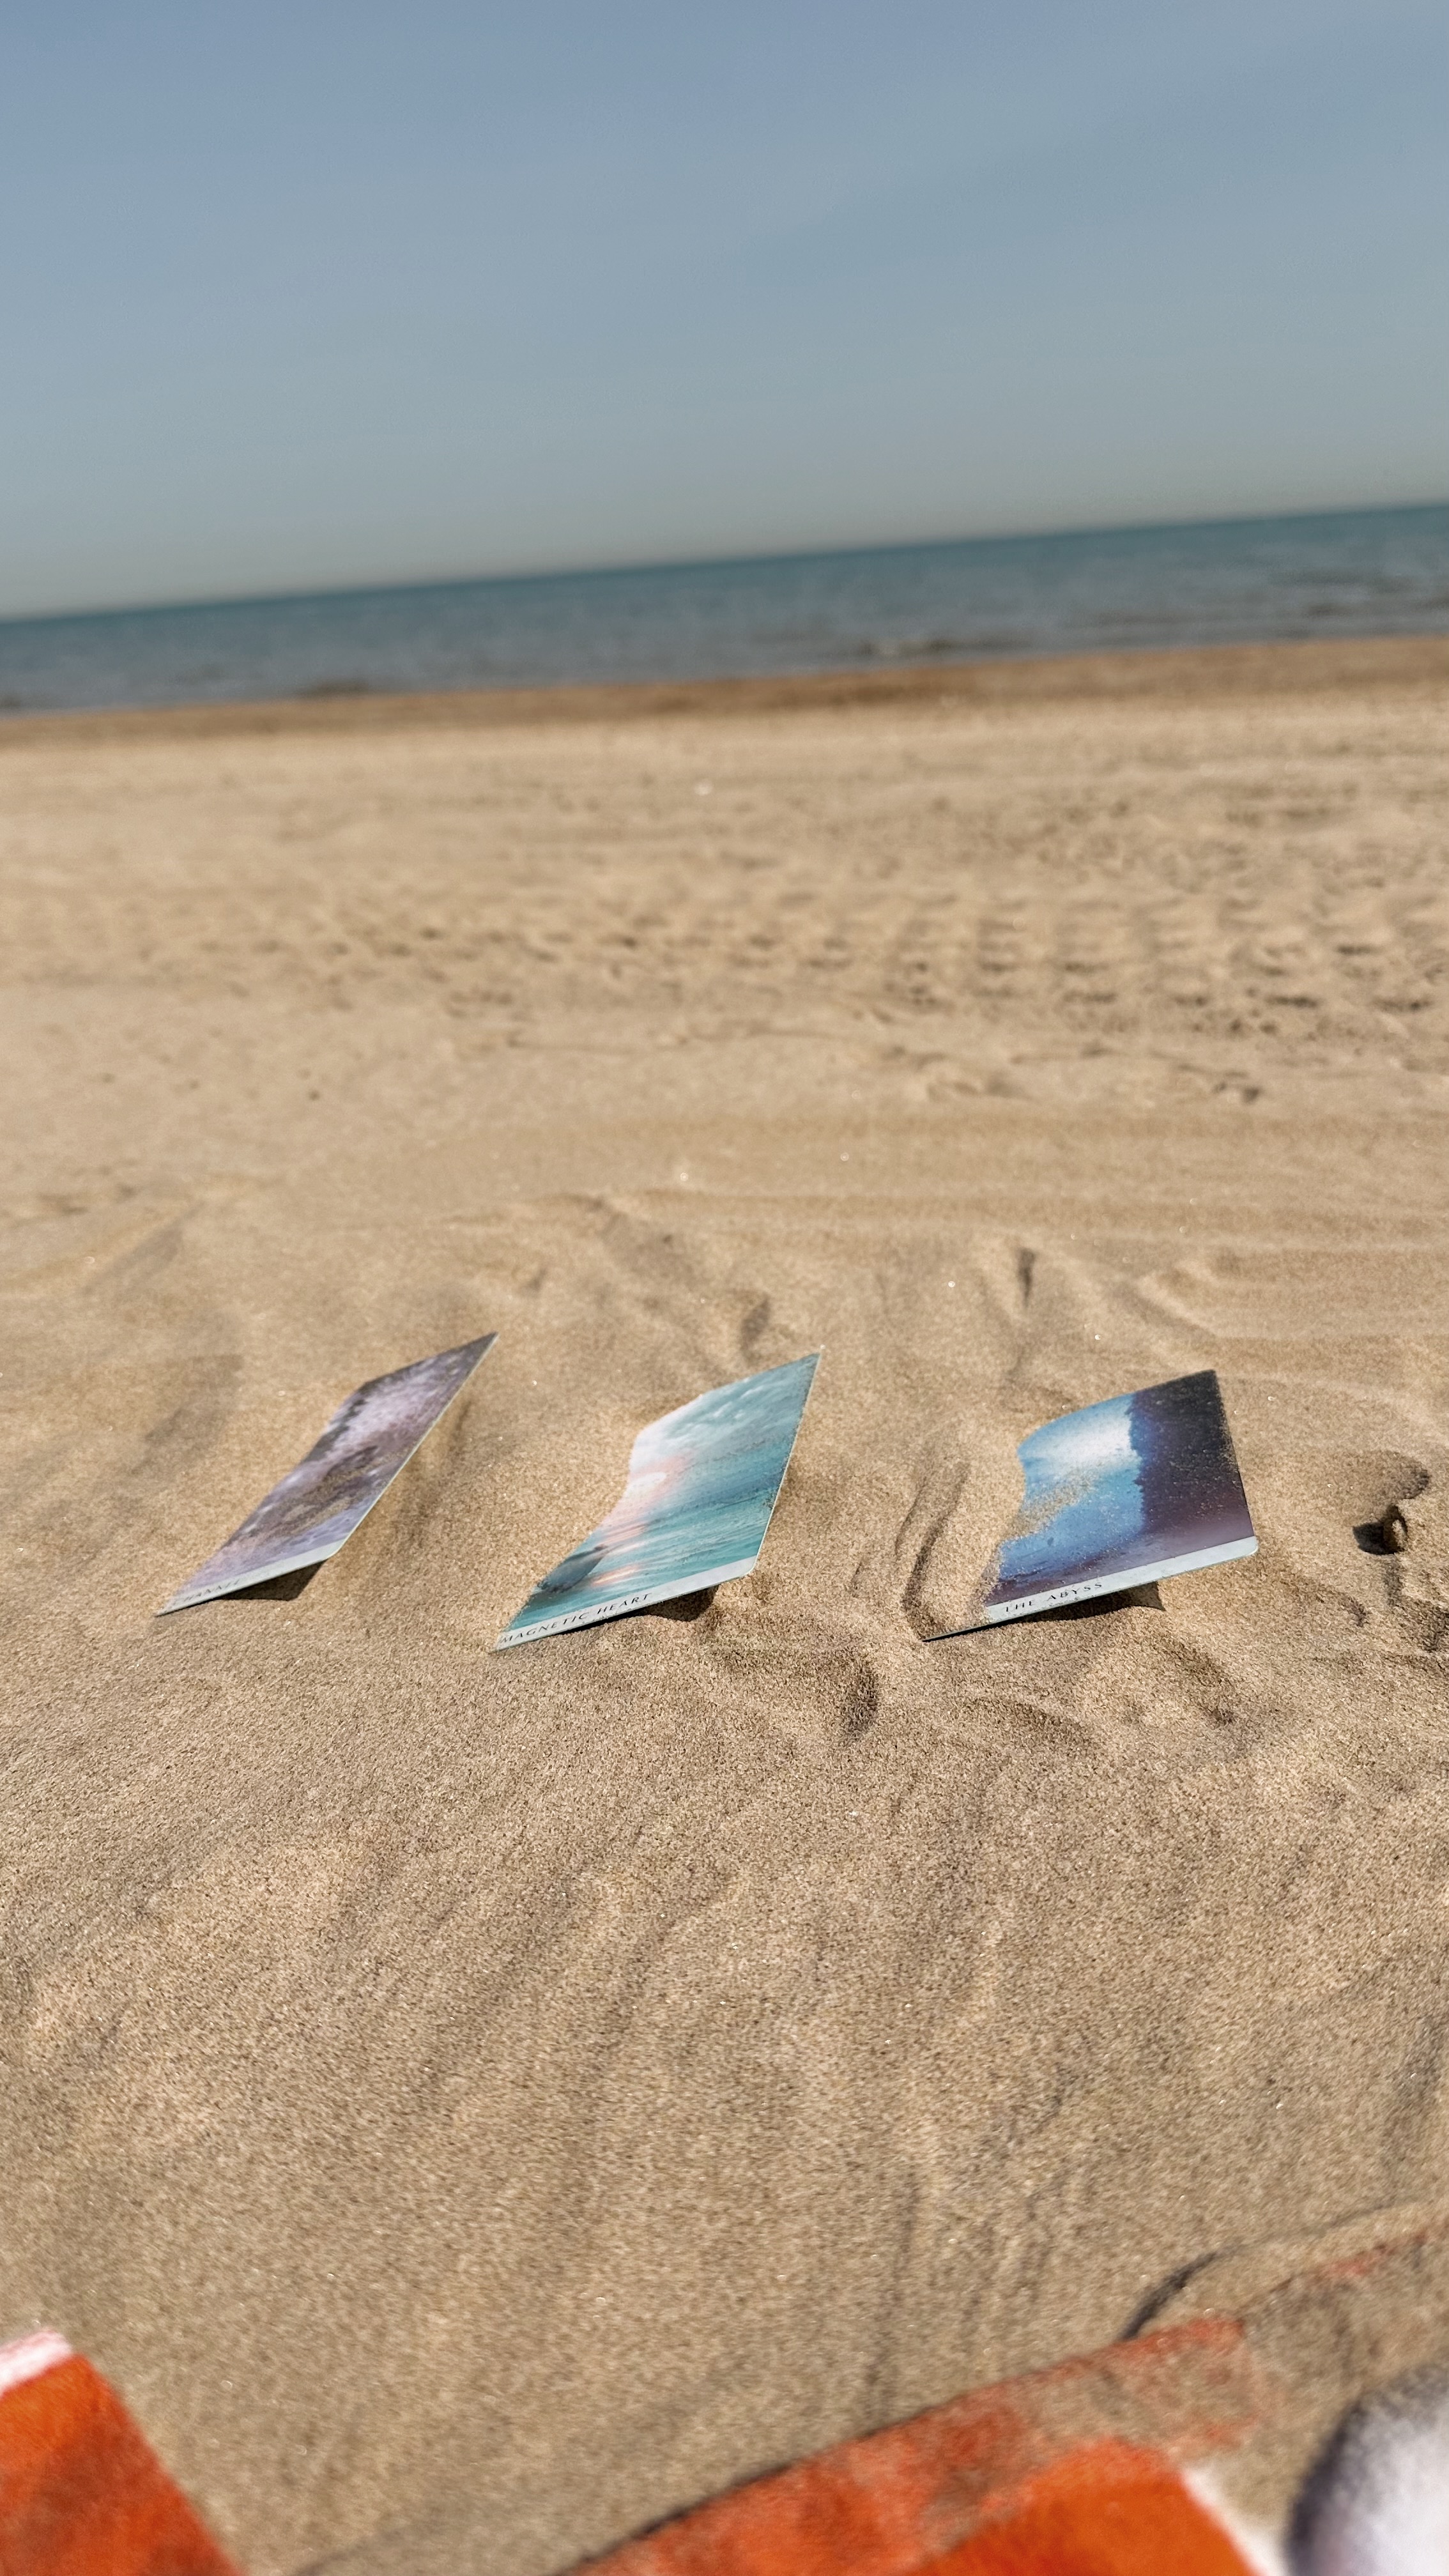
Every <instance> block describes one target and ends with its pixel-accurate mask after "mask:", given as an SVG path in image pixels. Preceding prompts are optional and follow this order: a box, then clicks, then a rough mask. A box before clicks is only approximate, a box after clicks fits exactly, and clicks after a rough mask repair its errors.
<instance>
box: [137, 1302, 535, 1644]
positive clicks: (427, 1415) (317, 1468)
mask: <svg viewBox="0 0 1449 2576" xmlns="http://www.w3.org/2000/svg"><path fill="white" fill-rule="evenodd" d="M497 1339H498V1336H497V1334H496V1333H484V1334H483V1335H482V1337H481V1339H480V1340H478V1341H476V1342H461V1343H460V1344H459V1345H458V1348H457V1349H456V1350H452V1351H438V1352H435V1354H434V1356H433V1357H432V1358H431V1359H426V1360H414V1361H413V1362H412V1363H411V1364H410V1366H408V1367H407V1368H400V1369H393V1370H392V1371H391V1372H390V1374H389V1375H388V1376H387V1377H374V1378H369V1379H368V1381H367V1383H366V1385H365V1386H359V1387H357V1388H356V1389H355V1390H354V1391H353V1393H352V1394H351V1395H349V1396H348V1398H347V1400H346V1402H345V1403H344V1404H340V1405H339V1406H338V1408H337V1411H336V1412H335V1413H334V1414H333V1416H332V1419H331V1421H330V1422H329V1423H328V1425H327V1428H326V1430H325V1431H324V1432H323V1434H322V1437H321V1439H320V1440H319V1441H318V1442H317V1443H316V1445H315V1447H314V1448H311V1449H309V1450H308V1452H307V1455H306V1457H305V1458H304V1459H303V1460H302V1461H301V1464H300V1465H299V1466H296V1467H293V1468H292V1469H291V1471H290V1473H289V1474H287V1475H285V1476H284V1477H283V1478H282V1481H281V1483H280V1484H279V1485H274V1486H273V1487H272V1490H271V1492H270V1493H269V1494H267V1495H266V1496H265V1497H264V1498H263V1500H262V1501H261V1502H259V1503H258V1505H257V1507H256V1510H255V1511H254V1512H249V1513H248V1514H247V1517H246V1519H245V1520H244V1521H243V1522H242V1525H241V1527H240V1529H237V1530H233V1532H232V1534H231V1537H230V1538H229V1539H227V1540H225V1541H224V1543H223V1544H222V1546H220V1547H219V1548H218V1549H217V1551H216V1554H215V1556H209V1557H208V1558H207V1560H206V1563H205V1565H203V1566H199V1567H198V1569H197V1571H196V1573H195V1574H193V1575H191V1576H190V1577H189V1579H188V1580H187V1581H186V1582H185V1583H183V1584H182V1586H181V1589H180V1591H179V1592H173V1593H172V1595H171V1598H170V1600H169V1601H164V1602H163V1603H162V1605H161V1609H160V1611H159V1612H158V1613H157V1616H158V1617H163V1618H164V1616H165V1614H166V1612H167V1611H168V1610H190V1609H193V1608H195V1607H196V1605H197V1604H198V1603H200V1602H202V1601H217V1600H220V1598H221V1596H222V1594H223V1593H227V1592H244V1591H246V1590H248V1589H249V1587H250V1586H251V1585H252V1584H254V1583H270V1582H274V1581H275V1580H276V1578H277V1576H278V1575H281V1574H296V1573H298V1572H299V1571H300V1570H301V1568H302V1567H303V1566H307V1565H321V1564H322V1563H323V1562H324V1561H325V1559H326V1558H327V1557H329V1556H335V1555H336V1554H337V1551H338V1549H339V1548H340V1547H341V1546H342V1544H343V1542H344V1541H345V1540H347V1539H349V1538H351V1536H352V1533H353V1531H354V1530H355V1529H356V1527H357V1525H358V1523H359V1521H363V1520H365V1519H366V1517H367V1515H368V1513H369V1512H370V1511H371V1509H372V1507H373V1504H374V1503H376V1502H379V1501H380V1500H381V1498H382V1496H383V1495H384V1494H385V1493H386V1491H387V1489H388V1486H389V1485H390V1484H391V1483H392V1480H393V1478H394V1476H395V1475H396V1474H397V1472H398V1470H399V1468H401V1467H405V1466H406V1465H407V1462H408V1460H409V1458H411V1456H412V1454H413V1451H414V1450H415V1449H416V1448H417V1446H418V1444H419V1442H420V1441H421V1440H423V1439H424V1438H425V1437H426V1435H427V1434H428V1432H430V1431H431V1430H432V1427H433V1425H434V1423H435V1422H436V1421H437V1420H438V1418H439V1416H440V1415H441V1414H443V1413H445V1412H446V1411H447V1409H448V1406H449V1405H450V1404H451V1403H452V1401H453V1398H454V1396H455V1395H458V1394H460V1393H461V1391H462V1389H463V1387H464V1386H465V1385H466V1384H467V1381H468V1379H469V1378H470V1377H471V1376H472V1374H473V1371H474V1370H475V1368H476V1367H477V1366H478V1363H479V1361H480V1360H481V1359H485V1358H486V1357H487V1355H488V1353H489V1351H491V1350H492V1348H493V1345H494V1343H495V1342H496V1341H497Z"/></svg>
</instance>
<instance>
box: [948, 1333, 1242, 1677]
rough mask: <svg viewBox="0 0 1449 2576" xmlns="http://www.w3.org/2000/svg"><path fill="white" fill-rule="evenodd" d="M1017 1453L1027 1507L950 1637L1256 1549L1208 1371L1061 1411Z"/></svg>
mask: <svg viewBox="0 0 1449 2576" xmlns="http://www.w3.org/2000/svg"><path fill="white" fill-rule="evenodd" d="M1016 1454H1017V1457H1018V1459H1019V1460H1020V1462H1021V1469H1022V1474H1023V1477H1024V1479H1025V1485H1026V1490H1025V1493H1024V1494H1023V1496H1022V1501H1021V1507H1020V1509H1019V1511H1018V1513H1017V1516H1016V1519H1015V1520H1014V1522H1013V1523H1012V1526H1011V1528H1010V1529H1009V1530H1008V1531H1007V1533H1006V1536H1005V1537H1004V1538H1003V1540H1002V1541H1001V1544H1000V1546H999V1547H998V1548H997V1551H996V1554H995V1556H994V1557H993V1559H992V1561H991V1564H990V1566H989V1567H988V1568H987V1571H986V1573H985V1575H984V1577H983V1579H982V1582H981V1584H980V1586H979V1587H978V1589H977V1592H976V1595H975V1598H974V1600H973V1601H972V1603H971V1605H970V1615H969V1616H968V1617H967V1618H965V1619H963V1620H962V1622H961V1624H960V1626H959V1627H957V1628H948V1629H945V1630H943V1631H942V1632H941V1633H942V1634H943V1635H945V1636H951V1637H960V1636H966V1635H968V1634H969V1633H970V1631H971V1630H972V1629H975V1628H991V1627H995V1626H996V1625H997V1624H998V1623H999V1622H1000V1621H1001V1620H1003V1619H1026V1618H1029V1617H1030V1616H1031V1614H1032V1612H1033V1611H1036V1610H1054V1609H1059V1608H1061V1607H1063V1606H1065V1605H1066V1604H1068V1603H1070V1602H1074V1601H1089V1600H1093V1599H1095V1598H1096V1597H1098V1596H1099V1595H1100V1594H1103V1593H1108V1592H1125V1591H1127V1590H1128V1589H1129V1588H1130V1587H1131V1586H1133V1585H1135V1584H1140V1583H1155V1582H1160V1581H1161V1580H1162V1579H1163V1578H1164V1577H1165V1576H1167V1575H1169V1574H1189V1573H1191V1572H1193V1571H1194V1569H1195V1568H1196V1567H1198V1566H1204V1565H1225V1564H1227V1563H1228V1562H1229V1561H1230V1560H1231V1559H1232V1558H1234V1557H1240V1556H1252V1555H1253V1554H1254V1553H1255V1551H1256V1549H1257V1545H1258V1541H1257V1538H1256V1536H1255V1535H1254V1531H1253V1522H1252V1515H1251V1513H1250V1512H1249V1510H1248V1502H1247V1496H1246V1495H1245V1494H1244V1492H1243V1480H1242V1477H1241V1476H1240V1475H1239V1473H1238V1462H1237V1458H1236V1456H1235V1455H1234V1451H1233V1440H1232V1433H1231V1432H1230V1431H1229V1429H1228V1418H1227V1414H1226V1412H1225V1411H1224V1409H1223V1399H1222V1391H1221V1389H1220V1387H1219V1385H1218V1381H1217V1376H1216V1373H1215V1371H1214V1370H1212V1369H1199V1370H1197V1371H1195V1373H1194V1374H1193V1375H1192V1376H1191V1377H1174V1378H1168V1379H1167V1380H1166V1381H1165V1382H1164V1384H1163V1385H1161V1386H1147V1387H1141V1388H1139V1389H1138V1391H1137V1393H1136V1394H1135V1395H1113V1396H1109V1397H1108V1398H1107V1399H1106V1401H1105V1403H1102V1404H1088V1405H1085V1406H1084V1407H1083V1408H1082V1410H1081V1411H1080V1412H1079V1413H1064V1414H1061V1415H1060V1416H1059V1417H1058V1418H1057V1420H1056V1421H1055V1422H1046V1423H1043V1424H1042V1426H1041V1428H1040V1429H1039V1430H1037V1431H1032V1432H1029V1433H1028V1434H1027V1437H1026V1438H1025V1440H1023V1441H1022V1442H1021V1445H1020V1447H1019V1448H1018V1450H1017V1453H1016Z"/></svg>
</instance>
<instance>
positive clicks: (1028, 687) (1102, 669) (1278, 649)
mask: <svg viewBox="0 0 1449 2576" xmlns="http://www.w3.org/2000/svg"><path fill="white" fill-rule="evenodd" d="M1444 684H1449V635H1442V634H1427V635H1375V636H1363V637H1359V638H1335V639H1334V640H1333V641H1332V642H1323V643H1319V642H1317V641H1310V642H1293V643H1284V644H1209V645H1188V644H1185V645H1169V646H1156V647H1153V648H1152V649H1150V650H1145V651H1144V650H1134V649H1132V648H1130V647H1123V648H1121V649H1119V650H1116V651H1112V652H1094V653H1059V654H1041V655H1029V656H1028V655H1023V656H1021V657H1020V658H1019V659H1013V660H1006V659H1002V660H983V661H968V662H946V663H931V664H925V665H921V664H912V665H910V666H908V667H906V668H903V669H896V670H890V671H858V670H853V671H852V670H847V671H813V672H805V673H800V674H798V675H794V676H788V675H786V676H779V677H774V676H769V675H762V676H758V677H747V678H740V679H709V680H667V681H622V682H591V683H588V684H586V685H583V686H578V685H570V684H568V683H566V682H560V683H557V684H554V685H549V686H546V687H536V688H526V689H446V690H422V689H420V690H415V691H388V692H384V691H381V690H379V691H376V692H374V691H371V690H361V689H359V690H355V691H354V690H348V691H346V692H342V691H339V692H337V693H336V694H333V693H330V692H329V693H318V694H312V695H307V694H301V695H298V696H295V697H288V698H258V699H246V698H242V699H227V700H220V701H203V702H200V703H198V702H196V701H190V702H185V703H182V704H179V705H176V706H165V707H110V708H106V707H98V708H77V709H60V710H57V711H55V712H54V713H49V714H36V713H24V714H15V715H4V716H0V748H3V747H18V746H20V745H21V744H24V743H26V742H33V741H42V740H44V741H50V740H53V739H54V738H55V736H56V734H57V733H64V734H66V735H68V736H70V737H72V738H74V739H77V740H85V741H98V740H123V739H136V740H146V739H150V740H174V739H175V738H177V737H179V736H184V737H188V738H196V737H202V738H221V737H226V738H229V739H235V738H237V737H243V736H247V735H254V736H260V735H274V734H316V733H326V734H348V733H387V732H392V731H403V730H408V729H412V728H430V727H434V728H442V729H447V728H450V727H451V728H456V727H460V726H461V727H467V728H477V729H479V730H483V729H487V728H503V727H506V726H510V725H540V724H627V723H635V722H638V721H639V720H641V719H647V718H658V717H664V716H697V717H724V716H760V715H772V714H776V713H784V712H802V713H804V712H808V711H810V710H811V709H819V710H821V711H822V712H825V711H828V710H830V709H833V708H847V707H849V708H852V709H856V710H859V711H862V712H864V711H866V710H868V709H871V708H878V709H881V710H883V711H884V710H890V709H894V710H900V711H906V710H909V709H910V708H912V707H931V708H939V707H940V706H941V705H943V704H944V703H947V702H950V701H956V702H959V703H960V704H961V705H962V706H963V707H969V706H971V705H987V704H989V705H992V706H1001V705H1003V704H1010V703H1012V702H1016V703H1019V704H1029V703H1030V702H1031V701H1033V700H1039V699H1060V698H1072V697H1082V698H1152V697H1161V698H1182V697H1195V696H1209V697H1217V696H1224V695H1233V696H1238V695H1244V694H1248V695H1251V694H1255V693H1262V694H1275V695H1276V694H1280V693H1288V694H1292V693H1295V692H1298V691H1302V690H1319V689H1334V688H1358V689H1361V688H1373V687H1381V688H1404V687H1414V686H1421V685H1425V686H1435V685H1444Z"/></svg>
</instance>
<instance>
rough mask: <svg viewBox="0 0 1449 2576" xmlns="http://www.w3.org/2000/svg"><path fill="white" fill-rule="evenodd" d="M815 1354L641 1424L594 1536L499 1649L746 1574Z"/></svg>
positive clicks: (542, 1588)
mask: <svg viewBox="0 0 1449 2576" xmlns="http://www.w3.org/2000/svg"><path fill="white" fill-rule="evenodd" d="M819 1358H820V1353H819V1352H818V1351H812V1352H810V1354H809V1355H808V1357H807V1358H805V1359H799V1360H788V1361H787V1362H786V1364H785V1366H784V1367H783V1368H773V1369H762V1370H761V1371H760V1374H759V1375H758V1376H757V1377H743V1378H737V1379H736V1380H735V1382H734V1383H733V1385H731V1386H716V1387H712V1388H711V1390H710V1392H709V1394H708V1395H697V1396H696V1397H695V1398H694V1401H693V1403H692V1404H681V1405H680V1406H679V1408H678V1410H677V1412H674V1413H666V1414H664V1415H662V1416H661V1418H660V1420H659V1421H658V1422H651V1423H648V1424H647V1425H646V1426H645V1428H644V1430H642V1431H641V1432H640V1434H639V1437H638V1439H637V1440H636V1441H635V1443H634V1447H633V1451H632V1453H631V1455H630V1459H629V1479H628V1483H627V1484H626V1485H625V1487H624V1491H623V1493H622V1494H621V1496H620V1498H619V1500H618V1502H617V1503H616V1504H615V1505H614V1508H613V1510H612V1511H611V1512H610V1513H609V1514H608V1515H607V1517H606V1518H605V1519H604V1520H601V1521H600V1523H599V1525H598V1528H597V1529H592V1530H590V1532H589V1534H588V1536H587V1538H582V1539H580V1541H579V1543H578V1546H577V1547H574V1548H571V1549H570V1550H569V1553H568V1555H567V1556H566V1557H564V1559H563V1560H562V1562H561V1564H558V1565H556V1566H555V1567H554V1569H553V1572H552V1574H546V1575H545V1576H544V1578H543V1581H542V1582H541V1583H538V1584H535V1586H534V1588H533V1590H532V1592H530V1594H529V1596H528V1599H527V1600H526V1601H525V1603H524V1605H523V1608H522V1609H521V1610H519V1611H517V1612H516V1613H515V1615H514V1617H513V1618H512V1619H510V1621H509V1623H508V1626H507V1627H506V1628H505V1629H504V1631H503V1634H502V1636H501V1637H500V1638H499V1639H498V1641H497V1642H498V1645H499V1646H526V1645H527V1644H528V1643H529V1641H530V1639H531V1638H534V1637H556V1636H558V1635H560V1634H561V1633H562V1631H563V1630H564V1629H566V1628H588V1627H592V1626H593V1624H594V1623H595V1621H596V1620H599V1619H617V1618H620V1617H621V1616H622V1615H623V1613H624V1612H625V1611H628V1610H646V1609H648V1608H649V1606H650V1605H651V1603H653V1602H656V1601H674V1600H677V1599H678V1598H679V1597H680V1596H681V1595H682V1594H684V1593H686V1592H705V1591H708V1590H709V1589H710V1588H711V1587H712V1586H713V1585H714V1584H716V1583H731V1582H733V1581H734V1580H735V1578H736V1576H738V1575H741V1574H749V1573H750V1572H751V1571H752V1569H753V1567H754V1564H755V1560H756V1558H757V1557H758V1556H759V1553H760V1550H761V1548H762V1547H763V1545H764V1543H765V1532H766V1530H767V1529H768V1528H769V1526H770V1514H771V1513H772V1512H773V1510H774V1508H775V1500H776V1496H777V1495H778V1493H779V1491H780V1486H781V1484H782V1482H783V1480H784V1475H785V1470H786V1468H787V1467H788V1465H789V1463H790V1452H791V1450H792V1449H793V1448H794V1446H795V1435H796V1433H797V1431H798V1430H799V1428H800V1417H801V1415H802V1414H803V1412H804V1410H805V1399H806V1397H807V1396H808V1395H809V1393H810V1388H811V1383H812V1381H813V1379H814V1376H815V1370H816V1366H817V1364H818V1362H819Z"/></svg>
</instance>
